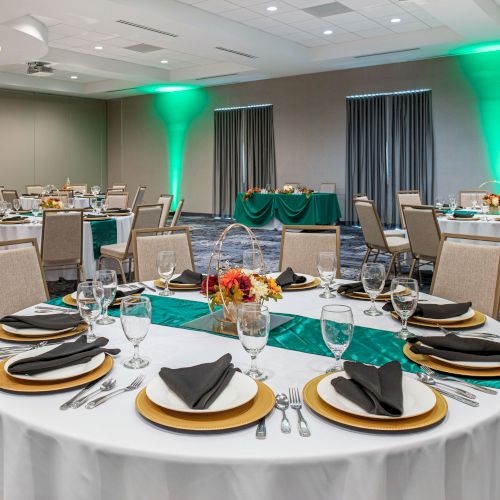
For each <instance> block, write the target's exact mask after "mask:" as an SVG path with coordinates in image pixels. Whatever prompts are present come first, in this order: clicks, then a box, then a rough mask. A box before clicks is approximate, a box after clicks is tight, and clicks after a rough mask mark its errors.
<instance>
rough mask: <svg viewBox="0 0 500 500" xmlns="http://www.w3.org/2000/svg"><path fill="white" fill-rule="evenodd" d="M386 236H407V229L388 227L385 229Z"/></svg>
mask: <svg viewBox="0 0 500 500" xmlns="http://www.w3.org/2000/svg"><path fill="white" fill-rule="evenodd" d="M384 234H385V237H386V238H389V237H391V236H397V237H398V238H406V229H387V230H386V231H384Z"/></svg>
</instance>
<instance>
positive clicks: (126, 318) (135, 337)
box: [120, 296, 151, 369]
mask: <svg viewBox="0 0 500 500" xmlns="http://www.w3.org/2000/svg"><path fill="white" fill-rule="evenodd" d="M120 321H121V324H122V328H123V332H124V333H125V337H127V340H129V341H130V342H132V345H133V346H134V355H133V356H132V357H131V358H129V359H127V360H125V361H124V362H123V366H125V367H126V368H134V369H137V368H144V367H145V366H148V365H149V359H148V358H145V357H141V356H140V355H139V344H140V343H141V342H142V341H143V340H144V339H145V338H146V335H147V333H148V331H149V327H150V326H151V301H150V300H149V299H148V298H147V297H134V296H131V297H125V298H124V299H123V300H122V302H121V304H120Z"/></svg>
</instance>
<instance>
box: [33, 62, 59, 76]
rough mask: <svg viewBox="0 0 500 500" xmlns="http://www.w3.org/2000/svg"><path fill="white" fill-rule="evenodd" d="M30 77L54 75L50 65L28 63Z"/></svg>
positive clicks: (45, 63) (46, 63)
mask: <svg viewBox="0 0 500 500" xmlns="http://www.w3.org/2000/svg"><path fill="white" fill-rule="evenodd" d="M27 73H28V75H35V76H48V75H51V74H52V73H54V70H53V69H52V68H51V67H50V63H48V62H43V61H31V62H29V63H28V70H27Z"/></svg>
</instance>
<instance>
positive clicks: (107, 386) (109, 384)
mask: <svg viewBox="0 0 500 500" xmlns="http://www.w3.org/2000/svg"><path fill="white" fill-rule="evenodd" d="M115 385H116V379H114V378H108V379H107V380H105V381H104V382H103V383H102V384H101V386H100V387H99V389H97V390H95V391H92V392H91V393H89V394H87V395H86V396H84V397H83V398H80V399H77V400H76V401H73V403H71V404H70V407H71V408H74V409H76V408H80V406H82V405H83V404H84V403H86V402H87V401H88V400H89V399H90V398H92V397H93V396H95V395H96V394H99V393H100V392H106V391H110V390H111V389H113V387H114V386H115Z"/></svg>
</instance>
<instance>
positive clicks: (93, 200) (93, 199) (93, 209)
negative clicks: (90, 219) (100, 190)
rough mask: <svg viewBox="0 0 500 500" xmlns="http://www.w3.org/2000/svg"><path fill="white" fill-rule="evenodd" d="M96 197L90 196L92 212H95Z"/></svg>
mask: <svg viewBox="0 0 500 500" xmlns="http://www.w3.org/2000/svg"><path fill="white" fill-rule="evenodd" d="M96 206H97V198H90V207H91V208H92V213H94V214H96V213H97V211H96Z"/></svg>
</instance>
